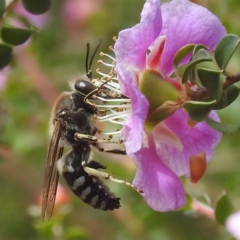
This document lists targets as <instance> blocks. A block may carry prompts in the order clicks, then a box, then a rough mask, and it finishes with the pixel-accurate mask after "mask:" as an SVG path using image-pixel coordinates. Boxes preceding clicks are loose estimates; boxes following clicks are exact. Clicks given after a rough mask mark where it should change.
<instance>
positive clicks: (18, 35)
mask: <svg viewBox="0 0 240 240" xmlns="http://www.w3.org/2000/svg"><path fill="white" fill-rule="evenodd" d="M32 32H33V31H32V30H28V29H22V28H14V27H3V28H2V30H1V37H2V40H3V41H4V42H6V43H8V44H11V45H14V46H16V45H20V44H23V43H24V42H26V41H27V40H28V39H29V38H30V36H31V34H32Z"/></svg>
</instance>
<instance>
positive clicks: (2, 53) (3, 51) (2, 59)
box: [0, 43, 12, 69]
mask: <svg viewBox="0 0 240 240" xmlns="http://www.w3.org/2000/svg"><path fill="white" fill-rule="evenodd" d="M11 57H12V48H11V47H10V46H9V45H7V44H4V43H0V69H2V68H4V67H5V66H7V65H8V64H9V63H10V61H11Z"/></svg>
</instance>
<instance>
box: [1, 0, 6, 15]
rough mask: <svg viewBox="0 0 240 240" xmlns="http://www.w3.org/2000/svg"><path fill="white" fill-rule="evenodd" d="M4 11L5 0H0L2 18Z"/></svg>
mask: <svg viewBox="0 0 240 240" xmlns="http://www.w3.org/2000/svg"><path fill="white" fill-rule="evenodd" d="M4 11H5V0H0V18H2V16H3V14H4Z"/></svg>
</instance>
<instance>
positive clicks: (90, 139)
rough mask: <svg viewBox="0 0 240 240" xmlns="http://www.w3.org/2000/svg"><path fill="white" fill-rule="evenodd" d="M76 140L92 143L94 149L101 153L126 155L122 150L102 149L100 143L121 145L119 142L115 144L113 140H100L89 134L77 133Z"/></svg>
mask: <svg viewBox="0 0 240 240" xmlns="http://www.w3.org/2000/svg"><path fill="white" fill-rule="evenodd" d="M74 138H75V139H76V140H79V141H82V140H84V141H87V142H89V143H91V144H92V145H93V146H94V147H96V148H97V149H98V150H99V151H100V152H106V153H115V154H122V155H126V151H125V150H122V149H104V148H102V147H101V146H100V145H99V143H119V142H113V141H111V139H99V138H96V137H94V136H91V135H87V134H81V133H75V134H74Z"/></svg>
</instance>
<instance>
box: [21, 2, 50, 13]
mask: <svg viewBox="0 0 240 240" xmlns="http://www.w3.org/2000/svg"><path fill="white" fill-rule="evenodd" d="M21 1H22V3H23V6H24V8H25V9H26V10H27V11H28V12H30V13H32V14H36V15H38V14H43V13H45V12H47V11H48V10H49V8H50V5H51V0H21Z"/></svg>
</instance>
